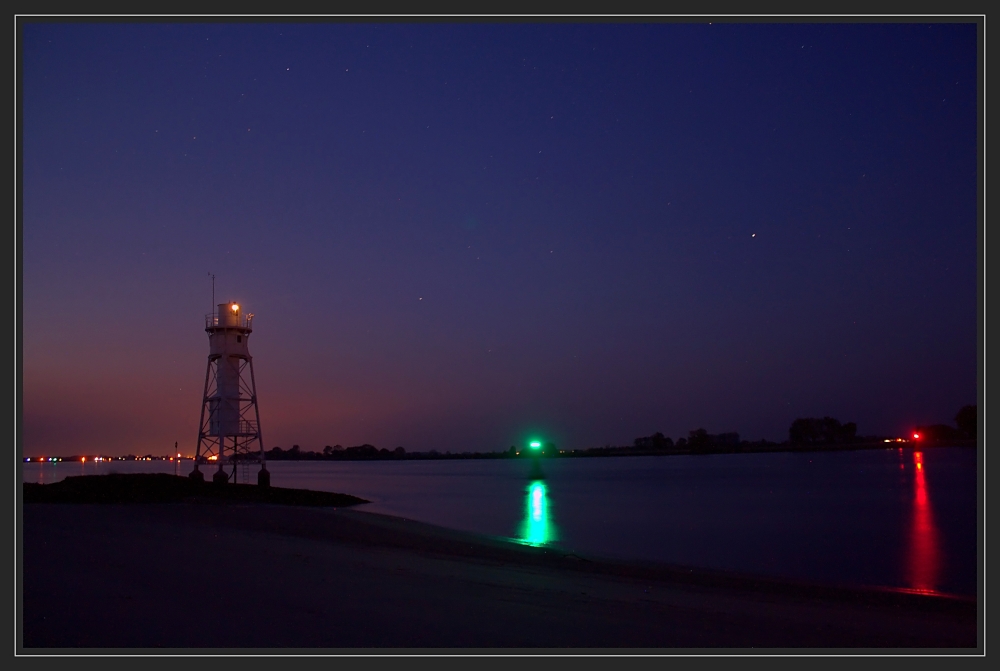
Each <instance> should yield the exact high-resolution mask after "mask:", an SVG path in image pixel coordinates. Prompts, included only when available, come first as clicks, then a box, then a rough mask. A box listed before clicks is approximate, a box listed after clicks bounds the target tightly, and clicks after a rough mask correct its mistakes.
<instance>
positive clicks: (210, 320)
mask: <svg viewBox="0 0 1000 671" xmlns="http://www.w3.org/2000/svg"><path fill="white" fill-rule="evenodd" d="M217 308H218V309H217V310H216V311H215V312H213V313H211V314H208V315H205V331H206V332H207V333H208V345H209V353H208V369H207V370H206V371H205V393H204V394H203V395H202V402H201V420H200V422H199V424H198V426H199V428H198V448H197V451H196V452H195V461H194V470H193V471H192V472H191V477H192V478H194V479H198V480H203V479H204V477H205V476H204V475H203V474H202V473H201V471H200V470H199V466H200V465H203V464H213V463H215V464H217V465H218V470H216V472H215V474H214V475H213V476H212V481H213V482H216V483H219V484H224V483H227V482H229V481H230V480H232V481H233V482H236V481H237V479H238V478H237V475H238V473H241V474H242V475H243V478H242V479H243V481H244V482H247V481H248V480H249V477H250V465H251V464H254V463H259V464H260V472H259V473H258V474H257V484H258V485H262V486H268V485H269V484H270V474H269V473H268V472H267V468H266V466H265V462H264V441H263V440H262V439H261V433H260V409H259V408H258V407H257V384H256V382H255V380H254V375H253V357H251V356H250V350H249V348H248V347H247V341H248V340H249V339H250V333H251V332H252V330H253V329H252V328H251V325H252V324H253V314H246V315H244V314H243V311H242V308H241V307H240V306H239V305H238V304H237V303H232V302H230V303H220V304H219V305H218V306H217ZM227 468H231V471H230V472H227Z"/></svg>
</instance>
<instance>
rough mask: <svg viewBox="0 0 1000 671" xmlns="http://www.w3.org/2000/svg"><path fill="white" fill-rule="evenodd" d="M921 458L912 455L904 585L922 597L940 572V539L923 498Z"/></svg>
mask: <svg viewBox="0 0 1000 671" xmlns="http://www.w3.org/2000/svg"><path fill="white" fill-rule="evenodd" d="M923 457H924V455H923V454H922V453H920V452H914V453H913V462H914V464H915V465H916V469H915V473H914V496H913V517H912V520H913V521H912V524H911V525H910V547H909V554H908V558H907V559H908V564H909V565H908V567H907V573H908V576H907V581H908V582H909V583H910V587H911V588H912V589H913V590H914V591H916V592H920V593H923V594H933V593H935V592H936V587H937V582H938V577H939V574H940V570H941V551H940V539H939V534H938V528H937V525H936V524H935V522H934V516H933V513H932V511H931V506H930V497H929V496H928V494H927V480H926V476H925V473H924V468H923V465H924V463H923V462H924V459H923Z"/></svg>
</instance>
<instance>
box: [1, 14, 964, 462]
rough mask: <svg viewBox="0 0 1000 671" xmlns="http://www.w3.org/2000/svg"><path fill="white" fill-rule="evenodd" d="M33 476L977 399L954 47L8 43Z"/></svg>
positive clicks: (579, 37)
mask: <svg viewBox="0 0 1000 671" xmlns="http://www.w3.org/2000/svg"><path fill="white" fill-rule="evenodd" d="M19 45H20V46H21V47H22V48H23V61H22V62H23V71H22V86H23V89H22V93H23V95H22V97H21V103H22V110H23V136H22V143H21V148H22V150H23V171H22V177H23V192H22V193H23V199H22V204H23V267H22V271H23V272H22V290H23V350H24V359H23V365H24V376H23V394H24V395H23V400H24V415H23V429H24V454H25V455H26V456H41V455H45V454H62V455H69V454H94V453H98V452H100V453H102V454H126V453H136V454H146V453H150V452H151V453H153V454H166V453H167V452H170V451H171V450H172V449H173V444H174V441H179V443H180V446H181V449H182V451H184V452H185V453H189V454H193V453H194V445H195V442H196V439H197V431H198V417H199V411H200V401H201V392H202V384H203V382H204V376H205V366H206V361H207V355H208V338H207V335H206V333H205V331H204V315H205V314H206V313H208V312H209V311H210V310H211V309H212V297H211V291H212V285H211V280H210V278H209V273H210V272H211V273H214V274H215V275H216V277H217V280H216V298H217V299H218V300H217V302H223V301H226V300H230V299H232V300H236V301H238V302H240V303H241V304H242V305H244V306H245V307H246V309H247V310H248V311H250V312H253V313H254V314H255V315H256V317H255V319H254V332H253V335H252V336H251V337H250V351H251V353H252V354H253V355H254V366H255V372H256V378H257V386H258V391H259V398H260V409H261V423H262V431H263V436H264V441H265V447H267V448H271V447H274V446H276V445H277V446H281V447H283V448H286V449H287V448H288V447H291V445H292V444H298V445H300V446H301V448H302V449H303V450H321V449H322V448H323V446H324V445H335V444H342V445H345V446H349V445H357V444H361V443H366V442H367V443H372V444H374V445H376V446H377V447H380V448H382V447H386V448H389V449H392V448H394V447H396V446H398V445H401V446H403V447H404V448H405V449H406V450H408V451H414V450H430V449H437V450H439V451H442V452H444V451H446V450H450V451H488V450H499V449H506V448H507V447H508V446H510V445H512V444H519V445H520V444H523V440H524V439H525V438H526V437H527V436H529V435H532V434H535V435H543V436H545V437H546V438H548V439H551V440H552V441H554V442H555V443H556V444H557V445H558V446H559V447H561V448H565V449H571V448H581V447H590V446H596V445H604V444H606V443H610V444H630V443H631V442H632V440H633V439H634V438H636V437H637V436H644V435H649V434H651V433H653V432H655V431H662V432H663V433H665V434H666V435H668V436H671V437H673V438H675V439H676V438H677V437H679V436H682V435H684V436H686V435H687V433H688V432H689V431H691V430H693V429H696V428H699V427H704V428H705V429H707V430H708V431H709V433H720V432H724V431H738V432H739V433H740V435H741V437H742V438H744V439H749V440H758V439H761V438H766V439H769V440H784V439H786V438H787V435H788V427H789V425H790V424H791V422H792V420H794V419H795V418H796V417H809V416H819V417H821V416H824V415H830V416H833V417H835V418H837V419H839V420H841V421H844V422H846V421H854V422H856V423H857V425H858V432H859V434H862V435H870V434H893V435H895V434H899V433H901V432H903V431H905V430H907V429H908V428H910V427H912V426H913V425H915V424H929V423H939V422H940V423H951V422H952V419H953V417H954V416H955V413H956V412H957V411H958V409H959V408H960V407H961V406H962V405H965V404H968V403H975V402H976V379H977V351H976V348H977V344H976V342H977V326H976V323H977V279H976V277H977V246H976V240H977V219H976V217H977V214H976V212H977V191H976V174H977V173H976V160H977V159H976V155H977V137H976V128H977V117H976V115H977V102H976V93H977V85H976V83H977V82H976V76H977V75H976V63H977V56H976V26H975V25H974V24H936V25H918V24H898V25H878V24H840V25H833V24H830V25H800V24H783V25H780V24H774V25H767V24H742V25H736V24H725V23H718V22H716V23H714V24H713V25H708V24H646V25H643V24H618V25H611V24H605V25H599V24H572V23H563V24H545V25H543V24H520V23H509V24H492V25H485V24H483V25H476V24H461V23H453V24H417V23H414V24H390V23H385V24H362V23H355V24H344V23H312V24H309V23H302V24H292V23H270V24H264V23H230V24H199V23H185V24H181V23H177V24H163V23H160V24H157V23H147V24H128V23H118V24H98V23H28V24H25V25H24V30H23V34H22V36H21V38H20V40H19Z"/></svg>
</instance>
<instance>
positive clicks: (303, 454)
mask: <svg viewBox="0 0 1000 671" xmlns="http://www.w3.org/2000/svg"><path fill="white" fill-rule="evenodd" d="M955 424H956V426H954V427H953V426H950V425H947V424H933V425H930V426H922V427H916V428H915V432H916V433H919V434H920V435H921V437H922V440H925V441H930V442H932V443H933V442H937V443H941V442H947V441H952V440H961V439H974V438H975V437H976V426H977V413H976V406H975V405H967V406H965V407H963V408H962V409H961V410H959V411H958V414H957V415H956V416H955ZM886 438H892V437H889V436H859V435H858V427H857V424H855V423H854V422H846V423H841V422H840V420H837V419H834V418H833V417H819V418H817V417H800V418H798V419H796V420H794V421H793V422H792V424H791V426H790V427H789V429H788V440H787V441H785V442H784V443H776V442H772V441H769V440H763V439H762V440H756V441H749V440H741V439H740V434H739V433H737V432H735V431H730V432H724V433H709V432H708V431H707V430H705V429H703V428H699V429H694V430H693V431H689V432H688V435H687V436H681V437H678V438H677V440H676V441H675V440H673V439H672V438H670V437H669V436H665V435H664V434H663V433H661V432H659V431H657V432H656V433H654V434H652V435H649V436H641V437H639V438H636V439H635V440H634V441H632V444H631V445H617V446H613V445H610V444H609V445H604V446H603V447H588V448H583V449H574V450H560V449H558V448H557V447H556V445H555V444H554V443H552V442H546V443H543V444H542V446H541V447H540V448H539V449H538V450H537V451H535V450H531V449H529V448H523V449H518V448H517V447H515V446H514V445H511V446H510V448H509V449H506V450H500V451H496V452H454V453H453V452H450V451H448V452H439V451H437V450H431V451H429V452H407V451H406V450H405V449H403V448H402V447H397V448H396V449H394V450H388V449H386V448H382V449H379V448H376V447H375V446H374V445H369V444H368V443H365V444H364V445H356V446H354V447H343V446H342V445H327V446H326V447H324V448H323V450H322V451H321V452H314V451H306V450H302V449H301V448H300V447H299V446H298V445H292V447H291V448H290V449H287V450H283V449H281V448H280V447H274V448H271V449H270V450H267V452H265V456H266V457H267V459H268V460H272V461H282V460H289V461H291V460H296V461H299V460H307V461H359V460H361V461H364V460H392V459H514V458H530V457H534V456H541V457H548V458H551V457H597V456H626V455H644V454H705V453H711V452H762V451H775V450H783V449H788V448H789V447H791V448H793V449H799V448H801V449H810V448H816V449H824V448H830V447H836V446H851V445H857V446H862V445H865V444H872V445H874V444H877V443H881V442H883V441H884V440H885V439H886Z"/></svg>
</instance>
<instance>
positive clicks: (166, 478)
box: [23, 473, 368, 507]
mask: <svg viewBox="0 0 1000 671" xmlns="http://www.w3.org/2000/svg"><path fill="white" fill-rule="evenodd" d="M23 486H24V502H25V503H271V504H278V505H290V506H332V507H343V506H353V505H357V504H359V503H368V501H366V500H365V499H361V498H358V497H356V496H351V495H349V494H335V493H332V492H317V491H312V490H308V489H288V488H285V487H258V486H256V485H242V484H233V483H227V484H224V485H218V484H214V483H211V482H198V481H196V480H192V479H191V478H185V477H179V476H176V475H169V474H167V473H130V474H111V475H80V476H70V477H67V478H66V479H64V480H61V481H59V482H54V483H52V484H47V485H42V484H36V483H33V482H25V483H23Z"/></svg>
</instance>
